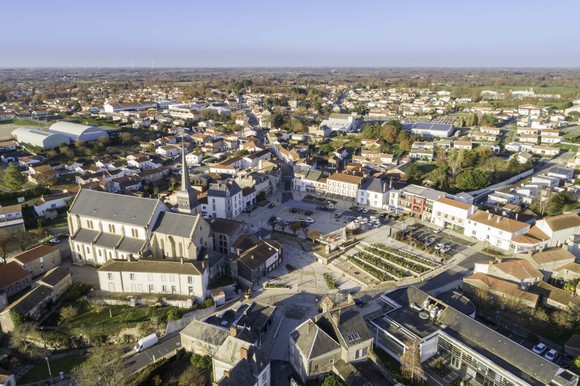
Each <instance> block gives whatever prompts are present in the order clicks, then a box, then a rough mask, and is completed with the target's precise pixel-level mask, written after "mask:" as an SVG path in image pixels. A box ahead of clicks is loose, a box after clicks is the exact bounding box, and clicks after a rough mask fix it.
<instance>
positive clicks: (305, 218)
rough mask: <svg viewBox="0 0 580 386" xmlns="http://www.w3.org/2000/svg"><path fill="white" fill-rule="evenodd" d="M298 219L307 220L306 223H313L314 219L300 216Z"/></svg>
mask: <svg viewBox="0 0 580 386" xmlns="http://www.w3.org/2000/svg"><path fill="white" fill-rule="evenodd" d="M300 221H302V222H307V223H309V224H313V223H314V219H313V218H312V217H302V218H301V219H300Z"/></svg>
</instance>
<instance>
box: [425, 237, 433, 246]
mask: <svg viewBox="0 0 580 386" xmlns="http://www.w3.org/2000/svg"><path fill="white" fill-rule="evenodd" d="M434 242H435V237H429V238H428V239H427V241H426V242H425V244H427V246H429V245H433V243H434Z"/></svg>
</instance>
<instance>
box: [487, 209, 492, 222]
mask: <svg viewBox="0 0 580 386" xmlns="http://www.w3.org/2000/svg"><path fill="white" fill-rule="evenodd" d="M492 216H493V215H492V214H491V213H489V210H488V211H487V221H489V220H491V217H492Z"/></svg>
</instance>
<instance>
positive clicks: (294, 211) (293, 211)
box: [290, 208, 298, 213]
mask: <svg viewBox="0 0 580 386" xmlns="http://www.w3.org/2000/svg"><path fill="white" fill-rule="evenodd" d="M296 212H298V209H296V208H292V209H290V213H296Z"/></svg>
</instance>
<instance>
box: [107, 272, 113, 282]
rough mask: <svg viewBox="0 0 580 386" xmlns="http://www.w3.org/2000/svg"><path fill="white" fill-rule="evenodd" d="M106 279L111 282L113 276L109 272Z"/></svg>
mask: <svg viewBox="0 0 580 386" xmlns="http://www.w3.org/2000/svg"><path fill="white" fill-rule="evenodd" d="M107 277H108V278H109V280H113V274H112V273H111V272H109V273H108V274H107Z"/></svg>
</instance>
